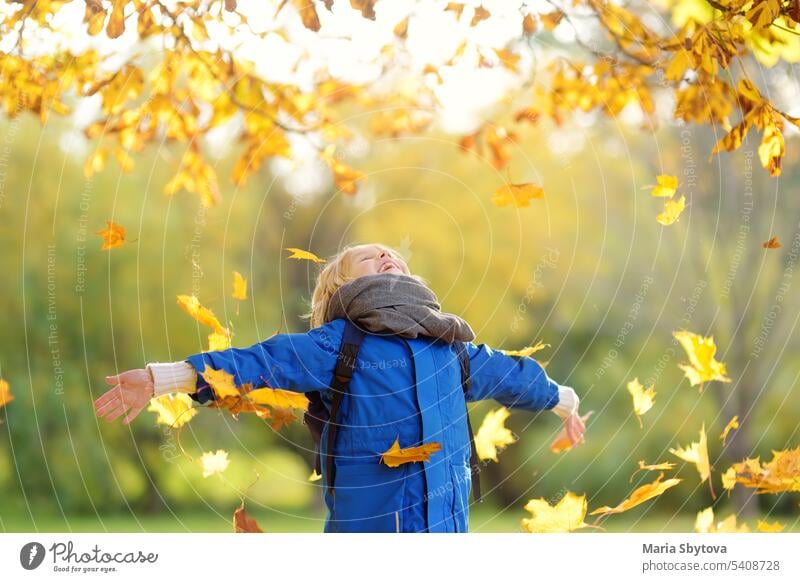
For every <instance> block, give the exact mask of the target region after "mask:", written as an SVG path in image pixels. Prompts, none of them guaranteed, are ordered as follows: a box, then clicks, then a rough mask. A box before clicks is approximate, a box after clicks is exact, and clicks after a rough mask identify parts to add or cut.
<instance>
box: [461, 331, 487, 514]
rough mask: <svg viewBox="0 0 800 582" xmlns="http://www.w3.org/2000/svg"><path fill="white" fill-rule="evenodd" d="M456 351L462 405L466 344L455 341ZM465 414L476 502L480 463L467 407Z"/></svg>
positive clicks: (466, 372)
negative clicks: (459, 367) (459, 366)
mask: <svg viewBox="0 0 800 582" xmlns="http://www.w3.org/2000/svg"><path fill="white" fill-rule="evenodd" d="M455 347H456V352H457V353H458V361H459V363H460V364H461V389H462V390H463V391H464V406H466V404H467V392H469V388H470V384H471V382H472V380H471V379H470V372H469V354H468V353H467V346H466V345H465V344H464V342H455ZM465 414H466V415H467V428H468V429H469V448H470V458H469V466H470V474H471V475H472V494H473V497H474V498H475V501H476V502H477V503H480V502H481V501H482V499H481V479H480V470H481V468H480V465H479V463H478V449H477V448H476V447H475V434H474V433H473V432H472V423H471V422H470V420H469V408H468V407H467V410H466V412H465Z"/></svg>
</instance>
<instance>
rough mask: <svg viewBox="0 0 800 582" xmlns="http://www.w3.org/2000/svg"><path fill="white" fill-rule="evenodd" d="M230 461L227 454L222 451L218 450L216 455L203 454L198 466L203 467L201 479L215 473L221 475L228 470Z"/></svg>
mask: <svg viewBox="0 0 800 582" xmlns="http://www.w3.org/2000/svg"><path fill="white" fill-rule="evenodd" d="M229 463H230V460H229V459H228V453H227V452H226V451H224V450H222V449H218V450H217V452H216V453H203V456H201V457H200V465H201V466H202V467H203V478H206V477H209V476H211V475H214V474H215V473H222V472H223V471H224V470H225V469H227V468H228V464H229Z"/></svg>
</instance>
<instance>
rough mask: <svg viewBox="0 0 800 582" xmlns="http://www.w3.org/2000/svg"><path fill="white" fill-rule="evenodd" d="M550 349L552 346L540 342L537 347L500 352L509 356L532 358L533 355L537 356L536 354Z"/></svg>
mask: <svg viewBox="0 0 800 582" xmlns="http://www.w3.org/2000/svg"><path fill="white" fill-rule="evenodd" d="M549 347H550V344H545V343H542V340H539V341H538V342H536V345H532V346H528V347H525V348H522V349H521V350H500V351H501V352H503V353H504V354H505V355H507V356H525V357H530V356H532V355H533V354H535V353H536V352H540V351H542V350H543V349H545V348H549Z"/></svg>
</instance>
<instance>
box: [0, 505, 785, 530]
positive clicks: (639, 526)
mask: <svg viewBox="0 0 800 582" xmlns="http://www.w3.org/2000/svg"><path fill="white" fill-rule="evenodd" d="M248 513H251V515H252V516H253V517H255V518H256V519H257V520H258V523H259V525H260V526H261V527H262V529H264V531H267V532H298V533H300V532H307V533H314V532H321V531H322V526H323V521H322V520H323V519H324V515H323V514H312V513H280V512H277V511H274V510H269V509H261V508H253V507H248ZM527 515H528V514H527V512H524V511H521V510H517V509H514V508H511V509H508V510H505V511H498V510H497V509H496V508H490V507H478V508H475V509H473V510H472V511H471V514H470V531H472V532H476V533H497V532H517V531H520V519H521V518H523V517H527ZM694 519H695V516H693V515H681V516H671V515H664V516H662V515H654V514H647V515H646V516H645V517H637V516H636V515H633V514H630V515H629V514H622V515H616V516H613V515H612V516H610V517H608V518H606V519H605V520H603V521H602V522H601V524H600V525H601V526H602V527H603V530H604V531H606V532H692V531H694ZM767 520H768V521H769V522H773V521H776V520H777V521H780V522H781V523H783V524H784V525H785V526H786V529H785V530H784V531H793V532H800V519H798V518H795V519H787V518H782V517H780V516H778V517H776V516H769V517H767ZM586 522H587V523H589V524H593V523H594V517H588V518H587V520H586ZM748 525H750V528H751V531H755V523H752V524H748ZM603 530H598V529H593V528H587V529H585V530H582V531H584V532H586V533H589V532H599V531H603ZM0 531H3V532H33V531H37V532H58V533H66V532H110V533H111V532H230V531H232V525H231V516H230V515H225V514H220V515H217V514H216V513H214V512H213V511H207V512H202V511H196V510H195V511H186V512H185V513H179V512H176V515H171V514H169V513H166V512H165V513H162V514H157V515H142V514H140V515H138V516H133V515H107V516H102V517H98V516H85V515H83V516H70V517H69V519H68V520H67V519H65V518H63V517H60V516H56V515H42V516H36V517H35V519H31V517H30V516H28V515H22V514H8V513H4V514H3V515H1V516H0Z"/></svg>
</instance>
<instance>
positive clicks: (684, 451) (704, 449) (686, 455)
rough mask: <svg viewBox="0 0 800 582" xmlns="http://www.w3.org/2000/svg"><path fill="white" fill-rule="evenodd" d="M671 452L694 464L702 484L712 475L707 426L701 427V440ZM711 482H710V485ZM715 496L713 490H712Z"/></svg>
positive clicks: (670, 450)
mask: <svg viewBox="0 0 800 582" xmlns="http://www.w3.org/2000/svg"><path fill="white" fill-rule="evenodd" d="M669 452H670V453H672V454H673V455H675V456H676V457H678V458H679V459H683V460H684V461H686V462H687V463H694V465H695V467H696V468H697V472H698V473H699V474H700V482H701V483H703V482H704V481H705V480H706V479H708V478H709V476H710V475H711V465H710V463H709V461H708V444H707V442H706V424H705V422H704V423H703V425H702V427H700V440H698V441H697V442H693V443H691V444H690V445H689V446H688V447H686V448H677V449H672V448H671V449H669ZM710 483H711V482H710V481H709V484H710ZM711 491H712V494H713V491H714V490H713V488H712V490H711Z"/></svg>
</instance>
